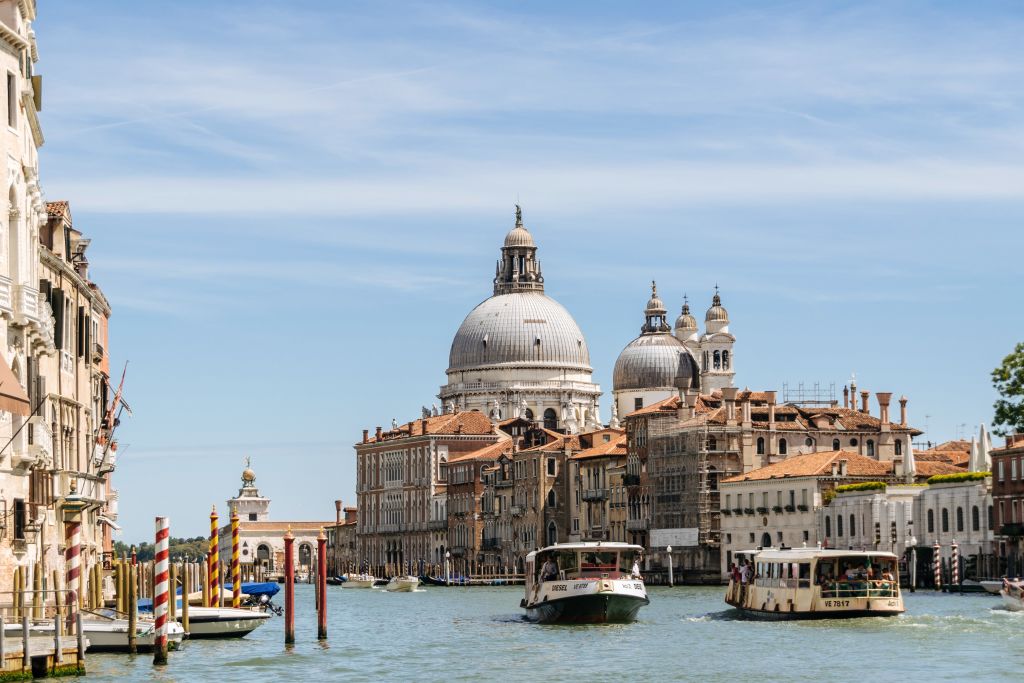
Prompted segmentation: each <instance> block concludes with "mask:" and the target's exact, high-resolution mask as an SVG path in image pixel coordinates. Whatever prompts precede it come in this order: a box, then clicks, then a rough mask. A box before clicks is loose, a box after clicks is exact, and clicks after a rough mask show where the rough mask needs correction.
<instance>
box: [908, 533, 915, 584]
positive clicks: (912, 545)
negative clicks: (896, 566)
mask: <svg viewBox="0 0 1024 683" xmlns="http://www.w3.org/2000/svg"><path fill="white" fill-rule="evenodd" d="M907 543H909V544H910V592H911V593H913V592H914V590H915V589H916V588H917V538H916V537H915V536H914V535H913V533H911V534H910V538H908V539H907Z"/></svg>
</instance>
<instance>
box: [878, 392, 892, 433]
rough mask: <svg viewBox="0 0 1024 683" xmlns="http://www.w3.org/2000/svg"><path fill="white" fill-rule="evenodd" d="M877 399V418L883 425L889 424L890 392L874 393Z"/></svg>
mask: <svg viewBox="0 0 1024 683" xmlns="http://www.w3.org/2000/svg"><path fill="white" fill-rule="evenodd" d="M875 398H877V399H878V417H879V419H880V420H881V421H882V424H883V425H888V424H889V402H890V401H892V392H888V391H879V392H877V393H875Z"/></svg>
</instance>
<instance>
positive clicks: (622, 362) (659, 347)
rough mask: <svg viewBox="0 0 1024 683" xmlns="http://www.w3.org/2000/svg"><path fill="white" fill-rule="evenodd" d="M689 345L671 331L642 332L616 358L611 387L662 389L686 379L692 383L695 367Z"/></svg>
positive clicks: (616, 388)
mask: <svg viewBox="0 0 1024 683" xmlns="http://www.w3.org/2000/svg"><path fill="white" fill-rule="evenodd" d="M695 365H696V364H695V362H694V360H693V357H692V356H691V355H690V352H689V350H688V349H687V348H686V346H685V345H684V344H683V343H682V342H681V341H679V340H678V339H676V338H675V337H673V336H672V335H671V334H667V333H661V334H642V335H640V336H639V337H637V338H636V339H634V340H633V341H631V342H629V344H627V345H626V348H624V349H623V350H622V353H620V354H619V358H618V360H616V361H615V371H614V373H613V374H612V388H613V389H614V390H615V391H620V390H623V389H661V388H666V387H676V386H677V382H678V379H680V378H681V379H683V380H684V382H685V384H684V388H686V387H689V386H691V384H692V382H693V378H694V377H695V375H696V374H697V373H696V369H695Z"/></svg>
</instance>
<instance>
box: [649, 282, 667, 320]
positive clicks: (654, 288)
mask: <svg viewBox="0 0 1024 683" xmlns="http://www.w3.org/2000/svg"><path fill="white" fill-rule="evenodd" d="M667 312H668V309H666V308H665V302H663V301H662V300H661V298H660V297H659V296H658V284H657V283H656V282H655V281H654V280H651V298H650V299H648V301H647V308H645V309H644V313H646V314H647V315H665V313H667Z"/></svg>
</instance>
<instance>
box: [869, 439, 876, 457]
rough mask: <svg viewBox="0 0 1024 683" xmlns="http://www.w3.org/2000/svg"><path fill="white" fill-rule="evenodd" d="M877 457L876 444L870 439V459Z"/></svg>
mask: <svg viewBox="0 0 1024 683" xmlns="http://www.w3.org/2000/svg"><path fill="white" fill-rule="evenodd" d="M874 456H875V442H874V441H872V440H871V439H868V457H871V458H873V457H874Z"/></svg>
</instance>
